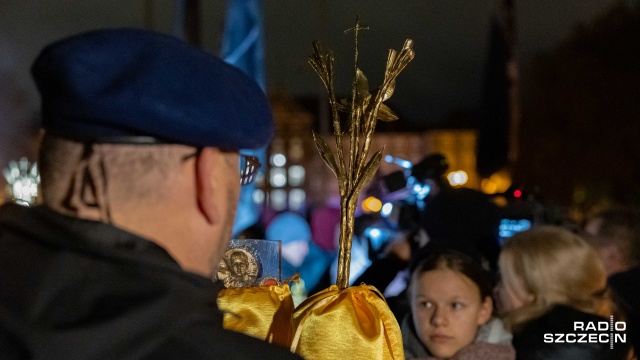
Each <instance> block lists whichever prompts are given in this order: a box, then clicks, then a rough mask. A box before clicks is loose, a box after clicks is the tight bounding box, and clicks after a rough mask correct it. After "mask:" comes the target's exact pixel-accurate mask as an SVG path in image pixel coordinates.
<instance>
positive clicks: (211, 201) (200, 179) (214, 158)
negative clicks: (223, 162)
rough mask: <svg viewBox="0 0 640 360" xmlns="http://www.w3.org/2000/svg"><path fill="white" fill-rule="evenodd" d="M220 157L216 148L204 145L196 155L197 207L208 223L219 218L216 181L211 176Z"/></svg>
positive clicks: (212, 222) (213, 222)
mask: <svg viewBox="0 0 640 360" xmlns="http://www.w3.org/2000/svg"><path fill="white" fill-rule="evenodd" d="M220 157H221V154H220V151H219V150H218V149H216V148H211V147H205V148H203V149H202V151H201V152H200V155H199V156H198V157H196V187H197V188H196V190H197V194H196V195H197V197H198V208H199V209H200V212H202V215H204V217H205V219H207V222H208V223H209V224H215V223H216V222H217V221H218V219H219V218H220V213H219V209H218V204H217V203H216V197H217V196H216V190H217V189H216V188H217V182H216V179H215V178H214V176H213V170H214V167H215V164H216V162H219V160H220Z"/></svg>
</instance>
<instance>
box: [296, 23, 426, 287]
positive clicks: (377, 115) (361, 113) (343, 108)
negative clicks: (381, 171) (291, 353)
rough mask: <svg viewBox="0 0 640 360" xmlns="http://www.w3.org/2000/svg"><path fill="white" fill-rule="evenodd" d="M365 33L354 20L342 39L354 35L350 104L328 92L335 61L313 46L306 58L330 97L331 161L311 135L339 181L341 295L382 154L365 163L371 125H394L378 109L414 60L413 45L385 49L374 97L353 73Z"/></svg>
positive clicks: (323, 146) (391, 117) (385, 112)
mask: <svg viewBox="0 0 640 360" xmlns="http://www.w3.org/2000/svg"><path fill="white" fill-rule="evenodd" d="M366 29H369V27H368V26H366V25H360V20H359V17H356V24H355V26H354V27H353V28H350V29H348V30H345V33H347V32H350V31H353V32H354V34H355V61H354V63H355V65H354V68H355V74H354V77H353V82H352V87H351V99H341V100H340V101H337V100H336V95H335V91H334V89H333V63H334V60H335V59H334V55H333V53H332V52H331V51H324V50H323V49H322V48H321V46H320V43H319V42H318V41H314V42H313V52H312V54H311V55H310V56H309V64H311V66H312V67H313V69H314V70H315V71H316V73H318V76H320V80H322V83H323V84H324V86H325V88H326V89H327V92H328V94H329V104H330V106H331V114H332V118H333V134H334V136H335V141H336V155H337V158H338V159H337V161H336V156H334V154H333V152H332V151H331V149H330V148H329V146H328V145H327V143H326V142H325V141H324V139H322V138H321V137H320V136H319V135H318V134H316V133H315V132H313V139H314V141H315V144H316V147H317V148H318V151H319V152H320V156H321V157H322V160H323V161H324V162H325V164H327V166H329V168H330V169H331V170H332V171H333V173H334V174H335V175H336V178H337V179H338V186H339V190H340V249H339V253H338V277H337V279H336V285H337V286H338V288H339V289H340V290H342V289H345V288H347V287H348V286H349V264H350V263H351V241H352V235H353V225H354V220H355V212H356V207H357V205H358V195H359V194H360V191H361V190H362V188H363V187H364V186H365V185H366V184H367V183H369V181H370V180H371V178H372V177H373V175H374V174H375V173H376V171H377V170H378V166H379V164H380V159H381V158H382V151H383V150H384V148H383V149H380V150H378V151H376V152H375V154H373V156H371V158H369V159H368V160H367V156H368V153H369V147H370V146H371V140H372V138H373V132H374V130H375V127H376V121H377V120H378V119H379V120H382V121H393V120H397V119H398V117H397V116H396V114H395V113H394V112H393V111H391V109H390V108H389V107H388V106H386V105H385V104H383V102H385V101H386V100H388V99H389V98H390V97H391V95H393V91H394V89H395V86H396V78H397V77H398V75H399V74H400V72H402V70H403V69H404V68H405V66H407V64H409V62H410V61H411V60H413V57H414V55H415V54H414V52H413V41H412V40H411V39H407V40H405V42H404V45H403V46H402V50H400V52H398V51H396V50H393V49H389V53H388V55H387V64H386V68H385V73H384V80H383V82H382V85H381V86H380V87H379V88H378V89H376V90H373V91H370V89H369V81H368V80H367V78H366V76H365V75H364V73H363V72H362V70H360V69H359V68H358V33H359V31H361V30H366ZM340 112H348V113H349V122H348V128H349V130H348V131H347V132H344V131H343V129H342V128H341V126H340ZM345 134H349V143H348V146H349V147H348V149H349V150H348V152H349V162H348V163H347V162H346V160H345V154H344V150H343V135H345Z"/></svg>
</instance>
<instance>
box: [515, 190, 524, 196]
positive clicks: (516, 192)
mask: <svg viewBox="0 0 640 360" xmlns="http://www.w3.org/2000/svg"><path fill="white" fill-rule="evenodd" d="M513 196H514V197H517V198H519V197H520V196H522V191H521V190H516V191H514V192H513Z"/></svg>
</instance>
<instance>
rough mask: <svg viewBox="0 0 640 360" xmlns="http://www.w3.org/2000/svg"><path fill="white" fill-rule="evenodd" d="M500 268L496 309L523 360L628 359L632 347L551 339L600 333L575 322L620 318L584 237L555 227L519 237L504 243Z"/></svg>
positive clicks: (546, 227)
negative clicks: (557, 335)
mask: <svg viewBox="0 0 640 360" xmlns="http://www.w3.org/2000/svg"><path fill="white" fill-rule="evenodd" d="M499 268H500V283H499V285H498V287H497V293H498V296H497V298H498V299H497V300H498V305H499V308H500V309H501V311H502V313H503V315H504V321H505V325H506V326H507V329H508V330H510V331H511V332H512V333H513V346H514V347H515V349H516V354H517V357H518V359H519V360H520V359H522V360H529V359H531V360H533V359H535V360H546V359H549V360H551V359H560V360H562V359H566V360H572V359H583V360H590V359H593V360H595V359H599V360H608V359H611V360H614V359H620V360H622V359H627V358H628V356H629V355H630V353H631V352H630V351H631V350H630V346H629V344H628V343H616V344H615V347H614V348H613V349H610V343H609V341H607V342H606V343H601V342H598V341H595V342H586V343H583V342H578V341H575V342H573V343H571V341H568V342H567V341H566V340H564V341H563V342H562V343H559V342H554V340H553V339H556V334H564V335H566V334H575V333H587V334H590V333H591V334H598V333H597V332H595V331H592V330H588V329H587V330H581V329H580V328H579V330H576V328H575V323H576V322H581V323H582V324H587V323H595V324H597V323H598V322H604V323H605V324H609V321H610V316H611V315H618V314H614V310H615V309H614V306H613V303H612V301H611V299H610V297H609V291H608V289H607V274H606V271H605V268H604V265H603V263H602V261H601V260H600V258H599V257H598V254H597V253H596V251H595V250H594V249H593V248H592V247H591V246H590V245H589V244H587V243H586V242H585V241H584V240H583V239H582V238H581V237H579V236H578V235H576V234H573V233H571V232H570V231H568V230H565V229H563V228H560V227H554V226H542V227H539V228H534V229H532V230H527V231H524V232H521V233H517V234H515V235H513V237H511V238H509V239H507V240H506V242H505V245H504V246H503V248H502V252H501V253H500V259H499ZM620 320H621V318H620V317H619V316H616V321H620ZM609 333H610V332H607V334H609ZM611 333H613V331H612V332H611ZM549 334H551V335H549ZM596 336H597V335H596ZM611 336H613V335H611ZM550 339H551V340H550ZM567 339H568V340H570V339H569V338H567ZM576 339H578V338H576Z"/></svg>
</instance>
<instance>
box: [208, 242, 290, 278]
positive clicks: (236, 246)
mask: <svg viewBox="0 0 640 360" xmlns="http://www.w3.org/2000/svg"><path fill="white" fill-rule="evenodd" d="M280 253H281V244H280V241H273V240H262V239H243V240H239V239H232V240H231V241H230V242H229V246H228V247H227V251H226V252H225V255H224V257H223V261H222V262H221V263H220V267H219V268H218V271H217V272H216V273H215V276H214V280H220V281H222V282H223V284H224V287H226V288H236V287H251V286H270V285H279V284H281V283H282V279H281V260H280V257H281V256H280Z"/></svg>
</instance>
